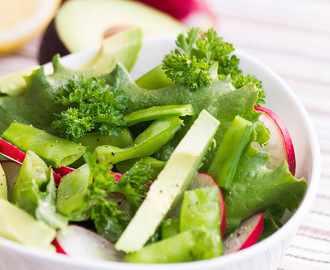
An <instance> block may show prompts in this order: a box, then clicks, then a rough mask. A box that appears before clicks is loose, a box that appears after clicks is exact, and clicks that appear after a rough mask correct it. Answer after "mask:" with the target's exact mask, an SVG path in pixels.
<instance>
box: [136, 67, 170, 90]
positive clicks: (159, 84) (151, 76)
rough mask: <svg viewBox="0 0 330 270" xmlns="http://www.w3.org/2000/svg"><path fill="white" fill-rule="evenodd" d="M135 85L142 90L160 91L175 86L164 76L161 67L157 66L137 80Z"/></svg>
mask: <svg viewBox="0 0 330 270" xmlns="http://www.w3.org/2000/svg"><path fill="white" fill-rule="evenodd" d="M135 83H136V84H137V85H138V86H140V87H142V88H144V89H148V90H151V89H160V88H164V87H167V86H170V85H173V84H175V82H174V81H172V80H171V79H170V78H169V77H167V76H166V74H165V70H163V65H158V66H157V67H155V68H154V69H152V70H150V71H149V72H147V73H146V74H144V75H142V76H141V77H140V78H138V79H137V80H136V81H135Z"/></svg>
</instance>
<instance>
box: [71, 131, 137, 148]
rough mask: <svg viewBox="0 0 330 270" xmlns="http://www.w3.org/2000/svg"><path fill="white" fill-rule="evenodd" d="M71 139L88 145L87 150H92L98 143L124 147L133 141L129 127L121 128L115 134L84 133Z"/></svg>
mask: <svg viewBox="0 0 330 270" xmlns="http://www.w3.org/2000/svg"><path fill="white" fill-rule="evenodd" d="M72 141H73V142H75V143H78V144H82V145H84V146H86V147H88V150H89V151H94V150H95V148H96V147H98V146H100V145H114V146H117V147H126V146H129V145H131V144H132V143H133V141H134V138H133V135H132V133H131V132H130V131H129V129H127V128H125V129H123V130H122V131H121V132H120V133H119V134H118V135H117V136H115V135H102V134H101V133H100V132H91V133H86V134H85V136H83V137H80V138H72Z"/></svg>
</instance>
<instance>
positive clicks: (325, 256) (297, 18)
mask: <svg viewBox="0 0 330 270" xmlns="http://www.w3.org/2000/svg"><path fill="white" fill-rule="evenodd" d="M68 1H70V0H68ZM68 1H67V2H68ZM83 1H84V0H83ZM24 2H25V3H24ZM141 2H143V3H144V4H145V5H149V6H150V5H152V6H154V7H155V8H157V9H159V10H160V11H161V12H164V13H168V14H169V15H170V16H172V17H173V18H175V19H176V20H178V22H177V23H179V24H182V25H183V26H184V27H191V26H201V27H204V28H207V27H213V28H215V29H216V30H217V31H218V34H219V35H220V36H223V37H224V40H225V41H227V42H230V43H233V44H234V46H235V48H237V49H239V50H242V51H244V52H246V53H248V54H250V55H251V56H253V57H254V58H257V59H258V60H260V61H261V62H263V63H264V64H266V65H268V66H269V67H270V68H271V69H273V70H274V71H275V72H276V73H277V74H279V75H280V76H281V77H282V78H283V79H284V80H285V81H286V82H287V83H288V84H289V86H291V88H292V89H293V91H294V92H295V94H296V95H297V97H298V99H299V100H300V101H301V102H302V103H303V105H304V106H305V108H306V109H307V111H308V113H309V115H310V118H311V120H312V122H313V124H314V126H315V128H316V131H317V135H318V139H319V143H320V147H321V153H322V176H321V184H320V188H319V193H318V195H317V197H316V199H315V202H314V204H313V208H312V209H311V210H310V211H309V213H308V215H307V216H306V217H305V219H304V221H303V223H302V224H301V226H300V227H299V230H298V232H297V235H296V237H295V238H294V239H293V242H292V244H291V245H290V248H289V249H288V251H287V253H286V256H285V257H284V258H283V261H282V263H281V265H279V266H278V269H279V270H282V269H309V270H310V269H330V259H329V258H330V256H329V255H330V207H329V206H330V16H329V14H330V1H327V0H277V1H270V0H205V1H198V0H191V1H190V0H154V1H152V0H141ZM27 3H28V4H27ZM60 5H61V1H60V0H51V1H50V0H45V1H42V0H31V1H30V0H29V1H26V0H0V76H3V75H6V74H9V73H12V72H17V71H20V70H23V69H25V68H28V67H30V66H35V65H38V64H40V63H39V60H40V55H39V54H40V51H41V50H40V48H41V43H42V42H43V40H44V33H45V29H46V27H47V26H48V24H49V23H50V21H51V20H52V18H53V17H54V16H55V14H56V12H57V11H58V9H59V8H61V6H60ZM133 10H134V9H133ZM77 12H79V11H77ZM121 12H123V13H122V14H124V13H125V12H124V11H121ZM40 14H44V16H42V15H40ZM31 16H32V17H35V21H33V20H32V22H30V20H29V18H30V17H31ZM142 17H143V16H142ZM142 17H141V18H139V17H136V18H135V19H136V24H139V23H140V22H139V20H140V19H141V20H142V19H143V18H142ZM10 23H11V24H10ZM15 24H17V25H18V27H16V26H15V27H14V26H13V25H15ZM130 24H132V22H130ZM149 24H150V23H149ZM11 27H12V28H11ZM16 28H18V29H16ZM179 28H180V27H178V29H179ZM13 29H14V30H13ZM48 31H49V30H48ZM14 32H15V33H14ZM146 32H147V33H148V34H151V35H153V33H150V31H146ZM13 33H14V34H13ZM26 34H27V37H25V35H26ZM154 34H155V33H154ZM157 34H159V35H162V32H161V31H159V32H158V33H157ZM11 35H12V36H14V37H10V38H12V39H13V40H14V41H11V43H13V44H9V45H8V44H6V38H8V36H11ZM167 35H168V33H167ZM173 35H174V34H173ZM51 43H52V42H51ZM17 44H18V45H17ZM48 46H50V45H48ZM55 47H56V46H55ZM47 49H50V47H47ZM55 49H59V47H56V48H55Z"/></svg>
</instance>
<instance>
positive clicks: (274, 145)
mask: <svg viewBox="0 0 330 270" xmlns="http://www.w3.org/2000/svg"><path fill="white" fill-rule="evenodd" d="M254 109H255V110H256V111H258V112H262V113H263V114H262V115H260V117H259V119H260V121H262V122H263V123H264V124H265V126H266V127H267V128H268V129H269V131H270V139H269V141H268V142H267V144H266V145H265V146H263V150H265V151H266V152H268V153H269V164H271V166H272V167H273V168H275V167H278V166H279V165H280V163H281V162H282V161H283V159H285V160H286V161H287V162H288V164H289V170H290V172H291V173H292V175H295V172H296V156H295V152H294V147H293V143H292V140H291V136H290V134H289V131H288V129H287V128H286V126H285V125H284V123H283V122H282V120H281V119H280V118H279V117H278V116H277V115H276V114H275V113H274V112H273V111H271V110H269V109H266V108H262V107H254Z"/></svg>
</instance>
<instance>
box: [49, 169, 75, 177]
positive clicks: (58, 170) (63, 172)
mask: <svg viewBox="0 0 330 270" xmlns="http://www.w3.org/2000/svg"><path fill="white" fill-rule="evenodd" d="M53 170H54V172H55V173H56V174H58V175H59V176H61V177H63V176H64V175H67V174H68V173H70V172H73V171H74V169H73V168H70V167H60V168H53Z"/></svg>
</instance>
